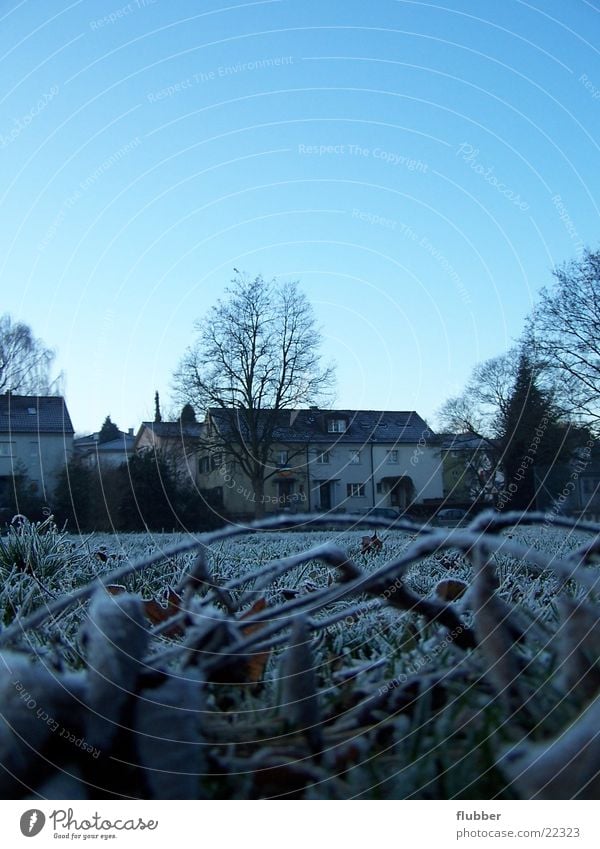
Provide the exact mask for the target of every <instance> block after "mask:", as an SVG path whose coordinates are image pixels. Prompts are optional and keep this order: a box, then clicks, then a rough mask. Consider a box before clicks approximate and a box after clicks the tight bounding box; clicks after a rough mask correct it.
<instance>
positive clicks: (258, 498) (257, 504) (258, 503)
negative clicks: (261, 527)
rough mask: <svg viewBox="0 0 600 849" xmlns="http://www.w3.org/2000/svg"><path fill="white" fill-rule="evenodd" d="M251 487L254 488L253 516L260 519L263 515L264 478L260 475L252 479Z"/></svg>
mask: <svg viewBox="0 0 600 849" xmlns="http://www.w3.org/2000/svg"><path fill="white" fill-rule="evenodd" d="M252 488H253V489H254V516H255V518H257V519H262V517H263V516H264V515H265V480H264V478H263V477H262V475H261V476H260V477H256V478H254V479H253V480H252Z"/></svg>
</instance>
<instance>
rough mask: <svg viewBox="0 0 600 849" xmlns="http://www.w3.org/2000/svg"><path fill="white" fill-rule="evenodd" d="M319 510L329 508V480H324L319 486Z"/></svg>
mask: <svg viewBox="0 0 600 849" xmlns="http://www.w3.org/2000/svg"><path fill="white" fill-rule="evenodd" d="M319 500H320V502H321V510H331V482H330V481H324V482H323V483H322V484H321V486H320V487H319Z"/></svg>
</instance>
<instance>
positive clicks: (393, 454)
mask: <svg viewBox="0 0 600 849" xmlns="http://www.w3.org/2000/svg"><path fill="white" fill-rule="evenodd" d="M386 453H387V462H388V463H397V462H398V450H397V449H396V448H393V449H392V450H391V451H387V452H386Z"/></svg>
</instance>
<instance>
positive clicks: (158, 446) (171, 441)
mask: <svg viewBox="0 0 600 849" xmlns="http://www.w3.org/2000/svg"><path fill="white" fill-rule="evenodd" d="M205 431H206V426H205V425H204V424H203V423H200V422H182V421H175V422H142V424H141V426H140V428H139V430H138V432H137V435H136V437H135V440H134V445H133V450H134V452H135V453H140V454H141V453H145V452H148V451H153V452H156V453H158V454H160V455H161V456H162V457H163V458H164V459H165V460H166V461H167V462H168V463H169V464H170V465H171V468H172V469H173V471H174V472H175V473H176V474H177V475H178V476H179V477H180V478H181V479H182V480H185V481H186V482H191V483H193V484H197V483H198V479H199V465H198V452H199V446H200V443H201V441H202V439H203V437H204V435H205Z"/></svg>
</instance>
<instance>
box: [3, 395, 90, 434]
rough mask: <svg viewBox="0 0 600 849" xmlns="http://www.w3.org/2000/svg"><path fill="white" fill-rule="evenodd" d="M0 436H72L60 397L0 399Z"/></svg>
mask: <svg viewBox="0 0 600 849" xmlns="http://www.w3.org/2000/svg"><path fill="white" fill-rule="evenodd" d="M0 432H4V433H9V432H13V433H63V434H65V433H66V434H72V433H74V430H73V425H72V423H71V417H70V416H69V411H68V410H67V405H66V403H65V399H64V398H62V397H60V396H59V395H13V394H12V393H10V394H6V395H0Z"/></svg>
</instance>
